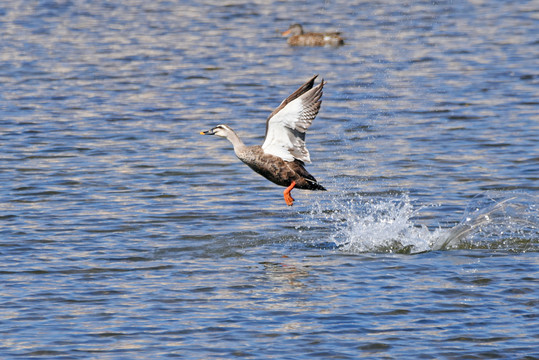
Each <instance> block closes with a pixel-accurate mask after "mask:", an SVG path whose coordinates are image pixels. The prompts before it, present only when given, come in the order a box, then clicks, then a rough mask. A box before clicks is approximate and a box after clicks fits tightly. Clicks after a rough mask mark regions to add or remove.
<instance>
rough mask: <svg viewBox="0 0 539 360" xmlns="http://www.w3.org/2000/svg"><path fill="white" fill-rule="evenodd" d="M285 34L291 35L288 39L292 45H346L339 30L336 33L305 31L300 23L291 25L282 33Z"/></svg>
mask: <svg viewBox="0 0 539 360" xmlns="http://www.w3.org/2000/svg"><path fill="white" fill-rule="evenodd" d="M282 35H283V36H290V37H289V38H288V40H287V41H286V42H287V43H288V44H289V45H291V46H326V45H329V46H340V45H344V40H343V38H342V37H341V36H340V35H341V34H340V33H338V32H334V33H312V32H308V33H305V32H303V27H302V26H301V25H300V24H294V25H290V27H289V28H288V30H286V31H285V32H283V33H282Z"/></svg>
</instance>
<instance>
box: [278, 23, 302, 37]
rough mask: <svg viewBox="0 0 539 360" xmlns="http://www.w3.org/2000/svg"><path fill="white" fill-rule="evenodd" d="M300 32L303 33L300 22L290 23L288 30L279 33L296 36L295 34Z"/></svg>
mask: <svg viewBox="0 0 539 360" xmlns="http://www.w3.org/2000/svg"><path fill="white" fill-rule="evenodd" d="M301 34H303V27H302V26H301V25H300V24H293V25H290V27H289V28H288V30H286V31H285V32H282V33H281V35H283V36H288V35H290V36H296V35H301Z"/></svg>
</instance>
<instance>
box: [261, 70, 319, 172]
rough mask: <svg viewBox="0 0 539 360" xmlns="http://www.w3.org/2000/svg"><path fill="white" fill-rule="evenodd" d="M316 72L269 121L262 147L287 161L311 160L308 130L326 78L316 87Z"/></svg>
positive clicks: (275, 111) (287, 99)
mask: <svg viewBox="0 0 539 360" xmlns="http://www.w3.org/2000/svg"><path fill="white" fill-rule="evenodd" d="M317 76H318V75H315V76H314V77H313V78H312V79H310V80H309V81H307V82H306V83H305V84H303V85H302V86H301V87H300V88H299V89H297V90H296V91H295V92H294V93H293V94H292V95H290V96H289V97H287V98H286V99H285V100H284V101H283V102H282V103H281V105H279V107H278V108H277V109H275V110H274V111H273V112H272V113H271V115H270V116H269V117H268V120H267V121H266V137H265V139H264V143H263V144H262V149H263V150H264V152H265V153H267V154H272V155H275V156H278V157H280V158H281V159H283V160H284V161H294V159H297V160H300V161H303V162H311V158H310V156H309V151H308V150H307V148H306V147H305V132H306V131H307V129H308V128H309V126H311V124H312V122H313V120H314V118H315V117H316V115H317V114H318V110H319V109H320V104H321V103H322V101H321V100H320V98H321V97H322V89H323V87H324V84H325V82H324V80H322V82H320V84H318V85H317V86H315V87H314V88H313V84H314V79H316V77H317Z"/></svg>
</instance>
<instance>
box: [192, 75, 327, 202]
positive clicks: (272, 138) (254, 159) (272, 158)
mask: <svg viewBox="0 0 539 360" xmlns="http://www.w3.org/2000/svg"><path fill="white" fill-rule="evenodd" d="M317 76H318V75H315V76H313V77H312V78H311V79H310V80H309V81H307V82H306V83H305V84H303V85H302V86H301V87H300V88H299V89H297V90H296V91H295V92H294V93H293V94H292V95H290V96H289V97H287V98H286V99H285V100H284V101H283V102H282V103H281V104H280V105H279V106H278V107H277V108H276V109H275V110H274V111H273V112H272V113H271V114H270V116H269V117H268V119H267V120H266V136H265V139H264V143H263V144H262V146H259V145H255V146H246V145H245V144H244V143H243V141H242V140H241V139H240V137H239V136H238V135H237V134H236V133H235V132H234V130H232V128H231V127H230V126H228V125H217V126H216V127H214V128H212V129H210V130H208V131H202V132H201V133H200V134H202V135H217V136H220V137H224V138H227V139H228V140H229V141H230V142H231V143H232V145H233V146H234V152H235V153H236V156H237V157H238V158H239V159H240V160H241V161H243V162H244V163H245V164H247V165H248V166H249V167H250V168H251V169H253V170H254V171H255V172H257V173H259V174H260V175H262V176H264V177H265V178H266V179H268V180H269V181H271V182H273V183H275V184H277V185H280V186H285V187H286V189H285V190H284V192H283V195H284V200H285V202H286V204H287V205H288V206H292V204H293V203H294V199H293V198H292V196H291V195H290V191H291V190H292V189H293V188H294V187H296V188H298V189H305V190H324V191H325V190H326V189H325V188H324V187H323V186H322V185H320V184H319V183H318V181H316V179H315V178H314V176H312V175H311V174H309V172H308V171H307V170H305V167H304V165H305V163H306V162H308V163H310V162H311V158H310V155H309V151H308V150H307V148H306V147H305V132H306V131H307V129H308V128H309V126H311V124H312V122H313V120H314V118H315V117H316V115H317V114H318V110H319V109H320V104H321V103H322V101H321V100H320V98H321V97H322V88H323V87H324V84H325V83H326V82H325V81H324V80H322V81H321V82H320V84H318V85H317V86H315V87H313V85H314V80H315V79H316V77H317Z"/></svg>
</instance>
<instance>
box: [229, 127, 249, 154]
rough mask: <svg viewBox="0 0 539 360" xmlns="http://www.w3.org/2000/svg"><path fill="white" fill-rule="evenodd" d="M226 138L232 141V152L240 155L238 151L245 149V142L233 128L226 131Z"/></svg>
mask: <svg viewBox="0 0 539 360" xmlns="http://www.w3.org/2000/svg"><path fill="white" fill-rule="evenodd" d="M226 138H227V139H228V140H229V141H230V142H231V143H232V146H234V152H235V153H236V156H238V157H240V155H239V154H240V153H241V152H242V150H243V149H245V144H244V143H243V141H241V139H240V137H239V136H238V134H236V133H235V132H234V130H231V131H229V132H228V134H227V136H226Z"/></svg>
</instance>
